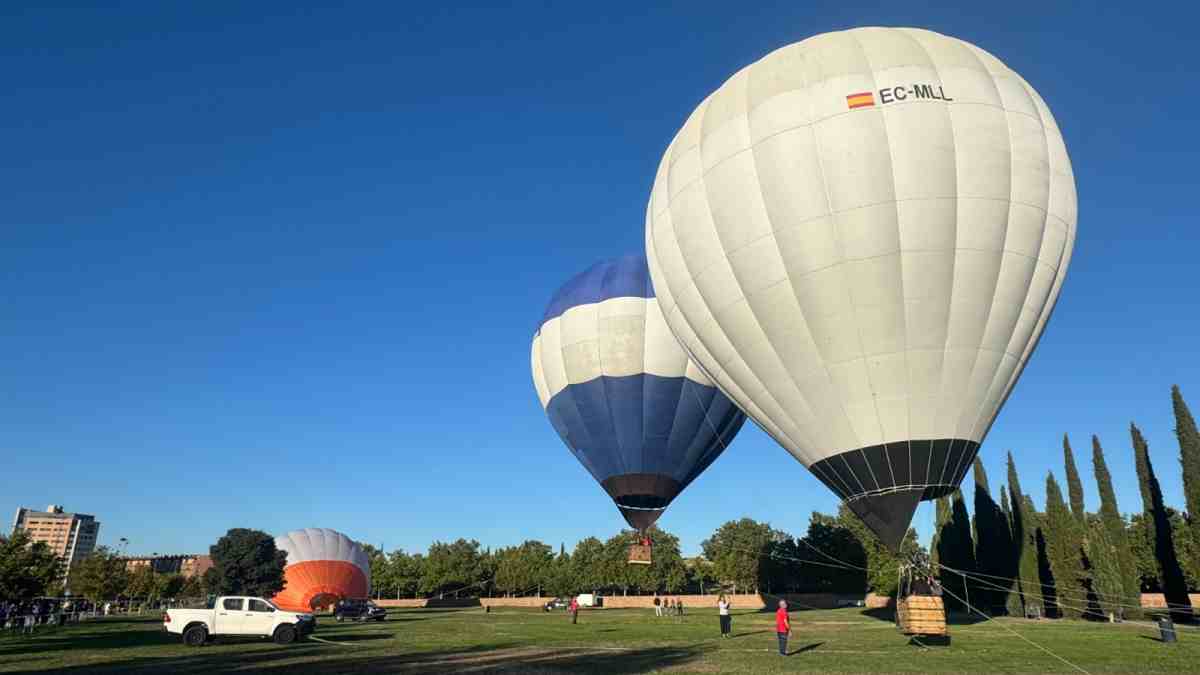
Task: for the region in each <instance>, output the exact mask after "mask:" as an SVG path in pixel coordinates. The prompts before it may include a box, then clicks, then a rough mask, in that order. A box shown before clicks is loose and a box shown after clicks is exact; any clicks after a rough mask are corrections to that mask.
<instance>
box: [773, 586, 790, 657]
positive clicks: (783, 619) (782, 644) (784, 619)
mask: <svg viewBox="0 0 1200 675" xmlns="http://www.w3.org/2000/svg"><path fill="white" fill-rule="evenodd" d="M775 634H776V635H777V636H778V637H779V655H780V656H787V655H788V653H787V643H788V637H790V636H791V634H792V622H791V620H789V619H788V612H787V600H780V601H779V609H776V610H775Z"/></svg>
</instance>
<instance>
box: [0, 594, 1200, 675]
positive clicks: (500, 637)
mask: <svg viewBox="0 0 1200 675" xmlns="http://www.w3.org/2000/svg"><path fill="white" fill-rule="evenodd" d="M714 614H715V612H711V611H710V612H708V613H705V614H692V615H690V616H687V617H684V618H683V619H682V620H680V619H676V618H666V619H656V618H655V617H654V616H653V612H652V611H650V610H594V611H585V612H582V613H581V614H580V623H579V625H577V626H572V625H570V622H569V620H567V617H566V615H565V614H563V613H561V612H556V613H554V614H544V613H542V612H540V611H536V610H519V609H495V610H493V611H492V612H491V613H490V614H485V613H484V612H483V610H482V609H478V608H473V609H414V610H392V611H391V612H390V614H389V616H388V620H387V621H386V622H383V623H368V624H337V623H334V622H333V621H332V620H331V619H330V618H328V617H322V618H321V619H320V622H319V627H318V630H317V632H316V634H315V637H316V638H319V640H316V639H314V640H306V641H304V642H301V643H297V644H294V645H291V646H286V647H281V646H278V645H275V644H272V643H271V642H268V641H266V640H245V639H225V640H221V641H218V642H216V643H215V644H212V645H209V646H206V647H202V648H199V649H192V648H187V647H184V646H183V645H181V644H180V642H179V639H178V636H173V635H172V636H168V635H165V634H163V633H161V632H160V630H159V629H160V626H161V624H160V623H159V622H158V621H157V619H156V618H151V617H146V618H143V619H138V618H130V619H126V618H109V619H103V620H98V621H94V622H91V623H84V624H80V625H77V626H71V627H68V628H63V629H59V630H58V631H57V632H47V633H43V634H40V635H38V636H36V637H34V638H11V637H3V638H0V672H80V673H83V672H88V673H91V672H99V673H104V672H108V673H151V672H153V673H168V674H169V675H189V674H199V673H215V672H258V671H270V672H280V673H283V672H303V673H358V672H367V673H383V672H421V673H428V672H494V671H504V672H521V673H526V672H534V673H538V672H541V673H554V672H595V673H647V672H704V673H712V672H744V673H764V672H805V671H820V672H964V671H970V672H1030V673H1046V672H1076V671H1074V670H1073V669H1072V668H1071V667H1070V666H1068V665H1066V664H1064V663H1063V662H1061V661H1058V660H1056V659H1055V658H1054V657H1053V656H1051V655H1048V654H1046V653H1045V652H1043V651H1041V650H1039V649H1038V648H1037V647H1035V646H1033V645H1031V644H1029V643H1028V642H1026V641H1024V640H1022V639H1021V638H1020V637H1018V636H1017V635H1014V634H1013V632H1011V631H1015V632H1016V633H1018V634H1020V635H1021V636H1024V637H1026V638H1028V639H1029V640H1032V641H1034V642H1036V643H1038V644H1040V645H1042V646H1044V647H1047V648H1048V649H1050V650H1051V651H1053V652H1054V653H1056V654H1058V655H1060V656H1062V657H1063V658H1065V659H1066V660H1068V661H1070V662H1072V663H1075V664H1077V665H1079V666H1080V667H1081V668H1083V669H1085V670H1087V671H1089V672H1140V673H1147V672H1195V671H1196V670H1197V669H1198V668H1200V631H1197V630H1196V629H1194V628H1183V629H1181V630H1180V641H1179V642H1178V643H1176V644H1162V643H1160V642H1159V641H1158V638H1157V631H1156V630H1155V629H1154V628H1153V627H1152V626H1150V625H1145V624H1143V625H1136V626H1135V625H1130V624H1124V625H1109V624H1097V623H1087V622H1079V621H1047V622H1040V623H1038V622H1028V621H1024V620H1016V619H1014V620H1008V619H1005V620H1003V621H1002V622H1001V621H990V622H979V623H972V624H954V625H952V626H951V642H950V644H949V645H946V646H928V647H922V646H919V645H914V644H910V643H909V641H908V639H907V638H905V637H904V636H902V635H900V634H899V633H897V632H896V629H895V627H894V626H893V625H892V624H891V622H890V621H889V620H885V619H881V618H875V617H873V616H871V615H870V614H869V613H865V612H864V611H863V610H861V609H840V610H827V611H824V610H815V611H803V612H795V613H793V614H792V626H793V637H792V642H791V644H790V645H789V651H791V652H792V655H791V656H790V657H789V658H786V659H785V658H782V657H780V656H779V655H778V654H777V653H776V642H775V634H774V623H773V615H772V614H769V613H759V612H744V613H736V612H735V615H734V621H733V634H734V639H731V640H722V639H720V637H719V635H718V629H717V618H716V616H715V615H714ZM1010 629H1011V630H1010Z"/></svg>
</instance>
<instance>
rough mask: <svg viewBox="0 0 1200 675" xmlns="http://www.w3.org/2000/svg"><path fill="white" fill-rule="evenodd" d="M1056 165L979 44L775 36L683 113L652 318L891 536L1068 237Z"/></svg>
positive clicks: (666, 169) (1035, 124)
mask: <svg viewBox="0 0 1200 675" xmlns="http://www.w3.org/2000/svg"><path fill="white" fill-rule="evenodd" d="M1075 226H1076V195H1075V182H1074V178H1073V174H1072V171H1071V164H1070V161H1069V159H1068V157H1067V152H1066V148H1065V146H1064V144H1063V139H1062V136H1061V134H1060V133H1059V130H1058V127H1057V126H1056V124H1055V121H1054V118H1053V116H1052V115H1051V114H1050V110H1049V109H1048V108H1047V107H1046V104H1045V102H1044V101H1043V100H1042V99H1041V97H1040V96H1039V95H1038V94H1037V92H1036V91H1034V90H1033V88H1032V87H1031V86H1030V85H1029V84H1028V83H1027V82H1025V80H1023V79H1021V77H1020V76H1019V75H1017V74H1016V73H1014V72H1013V71H1012V70H1010V69H1009V68H1008V67H1006V66H1005V65H1004V64H1003V63H1001V62H1000V61H999V60H997V59H996V58H995V57H993V56H992V55H991V54H988V53H987V52H985V51H983V50H982V49H980V48H978V47H975V46H974V45H971V44H968V43H966V42H963V41H961V40H957V39H954V38H951V37H947V36H944V35H940V34H937V33H933V32H930V31H926V30H919V29H907V28H861V29H854V30H848V31H843V32H837V33H828V34H824V35H818V36H816V37H813V38H810V39H807V40H804V41H803V42H800V43H797V44H793V45H790V46H787V47H784V48H782V49H780V50H778V51H775V52H772V53H771V54H769V55H767V56H766V57H764V58H763V59H762V60H760V61H758V62H757V63H754V64H752V65H750V66H748V67H746V68H745V69H743V70H742V71H740V72H738V73H737V74H736V75H734V76H733V77H732V78H730V79H729V80H728V81H727V82H725V84H723V85H722V86H721V87H720V88H719V89H717V91H716V92H714V93H713V94H712V95H710V96H709V97H708V98H707V99H705V100H704V102H702V103H701V104H700V106H699V107H698V108H697V109H696V111H695V112H694V113H692V115H691V117H690V118H689V119H688V120H687V122H686V124H684V126H683V128H682V129H681V130H680V131H679V133H678V134H677V135H676V136H675V138H674V140H673V141H672V143H671V145H670V147H669V148H668V149H667V151H666V153H665V154H664V156H663V159H662V162H661V165H660V166H659V169H658V173H657V176H656V178H655V183H654V188H653V191H652V193H651V196H650V201H649V205H648V207H647V215H646V249H647V255H648V257H649V261H650V272H651V276H652V278H653V280H654V287H655V290H656V292H657V295H658V298H659V303H660V305H661V307H662V311H663V313H664V314H665V317H666V321H667V324H668V325H669V326H670V328H671V331H672V332H673V333H674V334H675V336H676V337H677V338H678V339H679V341H680V343H681V344H683V345H684V347H685V348H686V349H687V350H688V352H689V353H690V354H691V356H692V358H693V359H695V360H696V362H697V363H698V364H699V365H700V366H701V368H702V369H703V370H704V372H706V373H707V374H708V375H709V376H711V377H712V378H713V380H714V381H715V382H716V384H717V386H719V387H720V388H721V390H722V391H724V392H725V393H726V394H728V395H729V396H730V398H732V399H733V400H734V401H735V402H736V403H737V404H738V405H739V406H740V407H741V408H742V409H743V410H745V411H746V413H747V414H748V415H750V417H752V418H753V419H754V420H755V421H756V422H758V424H759V425H760V426H762V427H763V428H764V429H765V430H766V431H767V432H768V433H770V434H771V435H772V436H773V437H774V438H775V439H776V440H777V441H778V442H779V443H780V444H781V445H783V446H784V447H785V448H786V449H787V450H788V452H790V453H791V454H792V455H793V456H795V457H796V459H798V460H800V461H801V462H802V463H803V464H804V465H805V466H807V467H809V468H810V469H811V470H812V472H813V473H814V474H816V476H817V477H818V478H819V479H820V480H821V481H822V482H824V483H825V485H827V486H828V487H829V488H830V489H832V490H833V491H834V492H836V493H837V494H838V495H840V496H841V497H842V498H843V499H844V500H846V501H847V502H848V505H849V506H850V507H851V508H852V509H853V510H854V511H855V512H856V513H857V514H858V515H859V516H860V517H861V518H862V519H863V520H864V522H865V523H866V524H867V525H868V526H870V527H871V528H872V530H874V531H875V532H876V534H878V535H879V536H880V538H881V539H882V540H883V541H884V542H885V543H888V544H889V545H892V546H895V545H897V544H898V543H899V541H900V539H901V537H902V536H903V535H904V533H905V532H906V531H907V529H908V524H909V522H910V521H911V518H912V513H913V511H914V510H915V509H916V506H917V503H918V501H919V500H921V499H932V498H935V497H938V496H940V495H944V494H947V493H949V492H951V491H953V490H954V489H955V488H956V487H957V486H958V484H959V483H960V482H961V480H962V478H963V476H964V474H965V472H966V470H967V467H969V466H970V465H971V461H972V459H973V457H974V456H975V454H976V452H977V450H978V448H979V444H980V443H981V442H982V441H983V439H984V437H985V436H986V434H987V431H988V429H989V428H990V426H991V424H992V422H993V421H994V420H995V418H996V414H997V413H998V411H999V410H1000V407H1001V406H1002V405H1003V403H1004V401H1005V400H1006V398H1007V397H1008V395H1009V393H1010V392H1011V391H1012V388H1013V386H1014V384H1015V383H1016V381H1017V378H1018V377H1019V375H1020V373H1021V371H1022V369H1023V368H1024V367H1025V364H1026V362H1027V360H1028V358H1029V356H1030V354H1031V352H1032V351H1033V349H1034V347H1035V345H1036V343H1037V341H1038V338H1039V336H1040V335H1041V333H1042V330H1043V328H1044V327H1045V325H1046V322H1047V320H1048V319H1049V317H1050V313H1051V311H1052V310H1053V308H1054V304H1055V302H1056V300H1057V298H1058V294H1059V289H1060V288H1061V286H1062V282H1063V275H1064V274H1065V272H1066V269H1067V264H1068V262H1069V260H1070V257H1071V250H1072V247H1073V244H1074V240H1075Z"/></svg>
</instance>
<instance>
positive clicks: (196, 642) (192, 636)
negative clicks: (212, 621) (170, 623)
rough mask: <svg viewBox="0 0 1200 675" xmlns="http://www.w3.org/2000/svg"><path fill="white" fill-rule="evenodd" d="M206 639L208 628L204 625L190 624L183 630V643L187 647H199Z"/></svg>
mask: <svg viewBox="0 0 1200 675" xmlns="http://www.w3.org/2000/svg"><path fill="white" fill-rule="evenodd" d="M207 641H208V629H207V628H205V627H204V626H191V627H190V628H188V629H187V630H185V631H183V644H185V645H187V646H189V647H200V646H203V645H204V643H205V642H207Z"/></svg>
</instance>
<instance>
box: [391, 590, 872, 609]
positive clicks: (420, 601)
mask: <svg viewBox="0 0 1200 675" xmlns="http://www.w3.org/2000/svg"><path fill="white" fill-rule="evenodd" d="M660 597H667V598H671V599H672V600H681V601H683V606H684V608H685V609H688V608H692V609H703V608H713V609H715V608H716V606H717V600H718V599H719V598H720V596H718V595H712V594H706V595H666V596H660ZM725 597H726V598H728V599H729V602H730V603H731V604H732V605H733V608H734V609H735V610H736V609H775V607H776V603H777V602H778V600H779V598H780V597H782V598H783V599H785V600H787V601H788V602H789V603H790V604H791V605H792V607H793V608H795V609H833V608H835V607H837V606H838V604H839V603H840V602H842V601H849V602H854V601H861V600H863V596H862V595H838V594H834V593H799V594H785V595H782V596H777V595H768V594H765V593H763V594H739V595H726V596H725ZM871 597H873V596H868V597H867V606H868V607H883V606H886V601H888V600H890V598H884V599H883V600H884V604H875V605H872V604H871V602H872V600H871ZM553 599H554V598H553V597H550V596H542V597H527V598H457V599H452V598H446V599H441V600H439V599H437V598H428V599H426V598H416V599H413V598H406V599H400V600H386V599H381V600H376V601H375V603H376V604H378V605H379V606H380V607H481V606H491V607H526V608H528V607H541V606H542V605H544V604H546V603H547V602H549V601H551V600H553ZM603 606H604V607H605V608H606V609H651V608H653V607H654V596H653V595H605V596H603Z"/></svg>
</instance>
